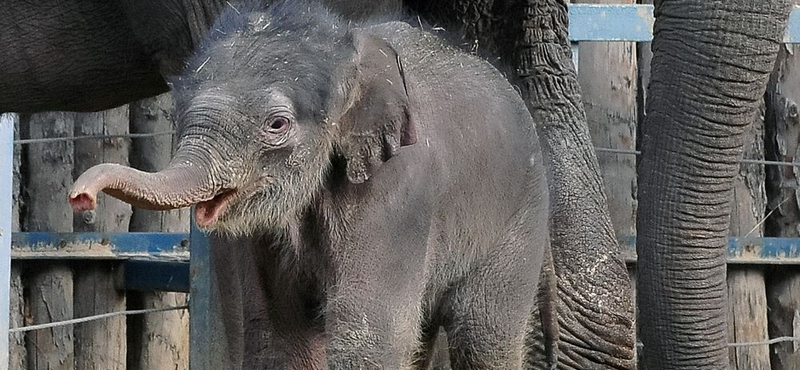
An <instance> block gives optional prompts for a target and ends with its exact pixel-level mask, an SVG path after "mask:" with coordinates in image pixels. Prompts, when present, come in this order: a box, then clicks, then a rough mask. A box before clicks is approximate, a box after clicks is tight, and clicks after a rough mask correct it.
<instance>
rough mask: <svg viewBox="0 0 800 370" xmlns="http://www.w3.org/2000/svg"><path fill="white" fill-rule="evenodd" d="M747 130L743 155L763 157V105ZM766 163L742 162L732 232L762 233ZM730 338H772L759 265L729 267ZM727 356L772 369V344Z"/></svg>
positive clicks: (738, 364) (745, 367)
mask: <svg viewBox="0 0 800 370" xmlns="http://www.w3.org/2000/svg"><path fill="white" fill-rule="evenodd" d="M759 112H760V114H759V116H758V117H756V119H755V121H754V122H753V124H752V125H751V126H750V129H749V130H748V131H747V132H745V135H746V136H745V140H744V142H745V147H744V158H746V159H764V114H763V113H764V105H763V104H762V106H761V109H760V111H759ZM764 187H765V174H764V165H759V164H742V165H741V167H740V168H739V172H738V173H737V174H736V177H735V178H734V183H733V196H734V199H733V202H732V205H731V226H730V234H731V235H732V236H738V237H750V236H754V237H759V236H763V235H764V233H763V229H764V228H763V222H762V221H763V217H764V214H765V208H766V201H767V196H766V192H765V188H764ZM727 284H728V341H729V342H731V343H737V342H754V341H762V340H766V339H768V338H769V334H768V332H767V298H766V291H765V284H764V273H763V270H761V269H760V268H759V267H757V266H730V267H729V268H728V277H727ZM729 352H730V353H729V356H728V359H729V361H730V368H731V369H733V370H749V369H769V367H770V361H769V347H767V346H751V347H733V348H730V350H729Z"/></svg>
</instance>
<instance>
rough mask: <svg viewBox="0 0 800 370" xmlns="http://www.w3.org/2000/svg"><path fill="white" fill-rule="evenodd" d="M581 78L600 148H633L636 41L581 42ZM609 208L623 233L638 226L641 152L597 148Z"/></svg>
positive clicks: (619, 0) (600, 0)
mask: <svg viewBox="0 0 800 370" xmlns="http://www.w3.org/2000/svg"><path fill="white" fill-rule="evenodd" d="M579 2H581V3H591V4H632V3H635V0H581V1H579ZM578 71H579V72H578V83H579V84H580V86H581V92H582V94H581V96H582V98H583V105H584V108H585V110H586V122H587V123H588V125H589V130H590V134H591V137H592V142H593V143H594V145H595V146H596V147H601V148H613V149H623V150H634V149H635V148H636V120H637V113H638V108H637V105H636V92H637V89H638V87H637V75H638V72H637V63H636V44H635V43H633V42H581V43H580V59H579V65H578ZM597 160H598V162H599V163H600V171H601V173H602V175H603V181H604V183H605V192H606V195H607V196H608V210H609V212H610V213H611V222H612V223H613V224H614V231H615V232H616V235H617V236H618V237H620V236H626V235H634V234H635V229H636V199H635V194H636V156H634V155H630V154H611V153H602V152H600V153H598V154H597Z"/></svg>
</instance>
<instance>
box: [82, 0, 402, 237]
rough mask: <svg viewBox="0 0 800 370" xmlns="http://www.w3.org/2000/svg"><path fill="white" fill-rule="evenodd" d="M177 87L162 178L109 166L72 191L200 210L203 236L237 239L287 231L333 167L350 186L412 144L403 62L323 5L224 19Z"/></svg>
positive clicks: (284, 6) (86, 201)
mask: <svg viewBox="0 0 800 370" xmlns="http://www.w3.org/2000/svg"><path fill="white" fill-rule="evenodd" d="M212 30H213V31H212V32H211V34H210V35H209V38H208V39H207V40H206V41H205V42H204V43H203V44H201V45H200V50H199V52H198V53H197V55H196V56H195V57H194V58H193V60H191V61H190V63H189V66H188V68H187V72H186V73H185V74H183V75H181V76H179V77H177V78H175V79H173V80H172V81H171V83H172V85H173V87H174V89H175V93H176V96H177V100H178V107H179V114H180V122H181V141H180V146H179V149H178V152H177V154H176V156H175V158H174V160H173V161H172V163H171V165H170V166H169V167H168V168H166V169H165V170H163V171H161V172H159V173H155V174H144V173H141V172H138V171H136V170H133V169H130V168H127V167H121V166H114V165H102V167H97V168H94V169H92V170H90V171H88V172H87V173H86V174H84V175H83V176H82V177H81V178H80V179H79V180H78V181H77V182H76V184H75V187H74V191H73V192H72V193H71V194H70V199H71V200H70V201H71V202H72V204H73V206H75V207H76V208H88V207H93V206H94V197H95V195H94V194H95V193H96V192H97V191H98V190H104V191H105V192H107V193H109V194H111V195H114V196H116V197H119V198H121V199H124V200H127V201H129V202H132V203H133V204H135V205H138V206H139V207H144V208H153V209H167V208H174V207H184V206H188V205H192V204H197V207H196V210H195V216H196V220H197V223H198V225H200V226H201V227H203V228H206V229H215V230H218V231H222V232H229V233H232V234H245V233H248V232H253V231H254V230H256V229H258V228H262V227H264V226H265V225H270V227H273V226H277V227H280V226H282V225H284V224H286V223H287V222H288V221H289V220H291V219H295V218H296V216H297V212H298V211H299V210H301V209H302V208H303V207H304V206H307V205H308V204H309V203H310V202H311V200H312V199H313V197H314V196H315V195H317V194H318V192H319V190H320V186H321V184H322V182H323V179H325V178H326V177H327V176H329V170H330V168H331V166H332V161H334V160H335V159H336V158H343V159H344V161H345V162H346V177H347V179H348V180H349V181H350V182H352V183H362V182H364V181H366V180H368V179H369V177H370V176H371V174H372V172H373V171H375V168H376V167H377V166H378V165H380V164H381V163H382V162H384V161H386V160H388V159H389V158H390V157H392V156H393V155H394V154H396V153H397V151H398V150H399V149H400V147H402V146H404V145H409V144H412V143H414V142H415V140H416V138H415V130H414V122H413V121H412V119H411V114H410V112H409V109H410V108H409V104H408V96H407V90H406V84H405V80H404V75H403V67H402V62H401V59H400V57H399V56H398V55H397V53H396V52H395V51H394V50H393V48H392V47H391V46H390V45H389V44H388V43H387V42H386V41H384V40H382V39H380V38H378V37H376V36H373V35H370V34H367V33H365V32H361V30H360V29H359V28H355V27H352V26H350V25H349V24H348V23H347V22H343V21H341V20H340V19H338V18H337V16H336V15H334V14H332V13H330V12H328V11H325V10H324V9H323V8H321V5H318V4H316V3H315V2H305V1H284V2H278V3H276V4H274V5H273V6H271V7H269V8H268V9H266V10H257V9H245V8H242V7H239V9H237V11H236V12H228V13H227V14H226V15H224V16H222V17H221V18H220V20H219V21H218V22H217V25H216V26H215V27H213V28H212Z"/></svg>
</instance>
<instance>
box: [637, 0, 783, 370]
mask: <svg viewBox="0 0 800 370" xmlns="http://www.w3.org/2000/svg"><path fill="white" fill-rule="evenodd" d="M689 3H690V2H688V1H676V2H667V1H660V2H659V1H656V3H655V4H656V8H655V12H656V14H657V18H656V23H655V25H654V35H655V37H654V39H653V44H652V50H653V62H652V74H651V78H652V80H651V82H650V85H649V90H648V94H647V115H646V119H645V122H644V124H643V125H642V135H641V136H642V139H643V143H642V157H641V160H640V163H639V171H640V172H639V195H638V199H639V208H638V220H637V227H636V229H637V253H638V256H639V264H638V267H637V273H638V278H637V292H638V294H637V300H638V307H639V317H640V318H641V320H640V324H641V328H640V333H641V339H642V342H643V344H644V365H645V366H644V368H646V369H664V370H670V369H727V368H728V347H727V340H728V335H727V318H726V314H727V307H726V303H727V302H726V301H727V300H726V298H727V290H726V279H725V273H726V251H727V248H726V246H727V240H728V230H729V226H730V212H731V198H732V194H733V185H732V184H733V177H734V176H735V174H736V172H737V171H738V169H739V163H738V161H739V160H740V159H741V156H742V147H743V144H744V143H743V141H744V139H743V133H744V131H745V130H746V129H747V128H748V126H749V125H750V124H751V123H752V122H753V121H754V120H755V119H756V114H757V109H758V104H759V102H760V100H761V99H762V96H763V94H764V91H765V89H766V83H767V79H768V77H769V74H770V72H771V71H772V68H773V64H774V62H775V59H776V57H777V52H778V47H779V45H780V44H779V42H780V39H781V37H782V34H783V31H784V27H785V24H786V19H787V17H788V13H789V7H788V2H786V1H772V2H751V1H738V0H733V1H729V2H712V1H697V2H692V4H689ZM688 7H691V8H692V10H693V11H692V12H687V8H688ZM729 14H736V15H737V17H734V18H731V17H729V16H728V15H729ZM753 25H758V26H757V27H754V26H753ZM711 29H713V30H714V32H712V33H709V32H708V30H711Z"/></svg>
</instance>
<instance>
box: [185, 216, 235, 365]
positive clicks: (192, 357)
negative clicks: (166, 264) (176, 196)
mask: <svg viewBox="0 0 800 370" xmlns="http://www.w3.org/2000/svg"><path fill="white" fill-rule="evenodd" d="M191 227H192V229H191V235H190V240H191V244H192V253H191V257H192V259H191V261H190V270H189V275H190V276H191V287H190V289H191V290H190V292H189V297H191V299H190V300H189V313H190V314H189V338H191V343H192V345H190V346H189V370H210V369H227V368H229V366H228V364H227V362H228V361H227V358H228V346H227V342H226V340H225V338H226V336H225V328H224V326H223V324H222V322H223V321H222V302H221V300H220V298H219V288H218V286H217V283H216V279H215V278H214V276H213V274H212V273H211V263H212V261H211V258H210V257H211V251H210V249H209V243H208V236H207V235H206V234H205V233H203V232H202V231H201V230H200V229H198V228H197V224H196V223H195V222H194V212H192V226H191Z"/></svg>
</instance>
